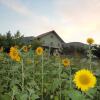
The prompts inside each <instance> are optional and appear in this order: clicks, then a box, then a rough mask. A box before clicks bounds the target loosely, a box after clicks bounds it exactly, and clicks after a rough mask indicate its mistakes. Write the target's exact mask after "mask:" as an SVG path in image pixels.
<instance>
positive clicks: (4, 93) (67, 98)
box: [0, 49, 100, 100]
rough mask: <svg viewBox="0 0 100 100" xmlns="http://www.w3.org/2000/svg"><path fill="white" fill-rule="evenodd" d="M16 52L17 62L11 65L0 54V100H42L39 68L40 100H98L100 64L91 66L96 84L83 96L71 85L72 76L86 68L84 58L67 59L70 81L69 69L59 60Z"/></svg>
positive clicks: (57, 58)
mask: <svg viewBox="0 0 100 100" xmlns="http://www.w3.org/2000/svg"><path fill="white" fill-rule="evenodd" d="M19 52H20V55H21V62H15V61H13V60H12V59H10V57H9V56H8V55H6V54H5V53H0V57H1V56H3V61H0V100H42V99H41V98H42V91H41V89H42V86H41V82H42V65H43V68H44V70H43V77H44V79H43V82H44V84H43V96H44V100H60V99H59V98H60V95H61V100H95V98H96V100H99V99H98V98H99V97H100V92H99V91H100V75H99V72H98V71H97V69H98V68H99V66H100V63H98V62H95V63H96V64H95V68H94V69H93V72H94V73H95V74H96V76H97V80H98V81H97V86H96V87H95V88H93V89H91V90H89V91H88V92H84V93H83V92H81V91H80V90H78V89H77V88H76V86H75V85H74V84H73V75H74V73H75V72H76V71H77V70H79V69H80V68H88V67H89V63H88V62H87V58H82V59H78V58H73V57H70V60H71V66H70V67H71V71H72V73H71V77H70V67H64V66H63V65H62V63H61V61H62V59H61V58H60V57H55V56H50V57H49V56H48V55H47V54H46V53H45V52H44V55H43V58H42V56H38V55H36V54H35V52H34V51H33V50H32V49H30V50H29V52H27V53H25V52H22V49H20V50H19ZM42 60H43V62H42ZM22 68H23V69H22ZM71 78H72V80H71V87H70V79H71ZM23 79H24V81H23Z"/></svg>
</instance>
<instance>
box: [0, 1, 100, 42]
mask: <svg viewBox="0 0 100 100" xmlns="http://www.w3.org/2000/svg"><path fill="white" fill-rule="evenodd" d="M9 30H10V31H11V33H12V34H15V33H16V31H17V30H19V31H20V32H21V33H22V34H24V36H37V35H39V34H42V33H45V32H48V31H51V30H55V31H56V32H57V34H58V35H59V36H60V37H61V38H62V39H63V40H64V41H65V42H83V43H86V39H87V38H89V37H91V38H94V40H95V43H96V44H100V0H0V33H2V34H5V33H6V32H8V31H9Z"/></svg>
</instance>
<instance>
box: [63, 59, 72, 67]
mask: <svg viewBox="0 0 100 100" xmlns="http://www.w3.org/2000/svg"><path fill="white" fill-rule="evenodd" d="M62 64H63V65H64V66H65V67H67V66H69V65H70V60H69V59H68V58H66V59H63V60H62Z"/></svg>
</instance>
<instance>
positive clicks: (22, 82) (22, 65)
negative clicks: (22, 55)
mask: <svg viewBox="0 0 100 100" xmlns="http://www.w3.org/2000/svg"><path fill="white" fill-rule="evenodd" d="M21 64H22V91H23V90H24V66H23V59H22V62H21Z"/></svg>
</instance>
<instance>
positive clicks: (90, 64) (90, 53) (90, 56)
mask: <svg viewBox="0 0 100 100" xmlns="http://www.w3.org/2000/svg"><path fill="white" fill-rule="evenodd" d="M91 62H92V51H91V45H89V66H90V70H92V63H91Z"/></svg>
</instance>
